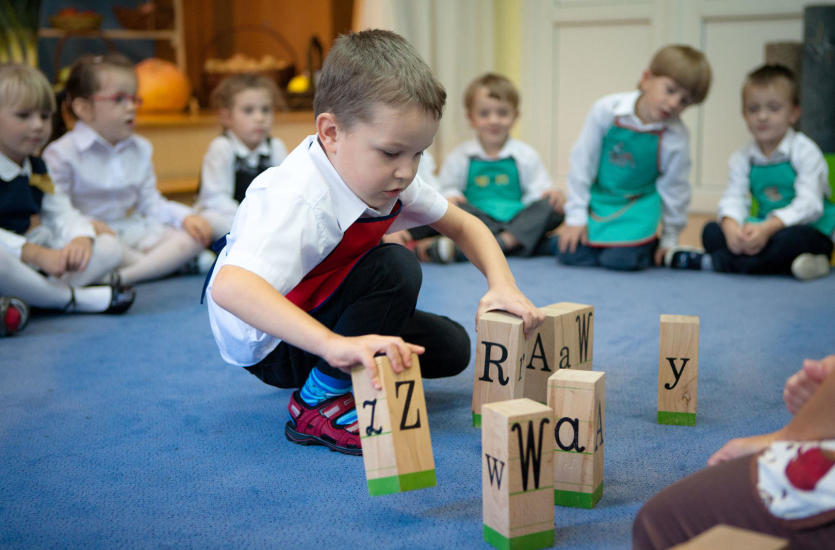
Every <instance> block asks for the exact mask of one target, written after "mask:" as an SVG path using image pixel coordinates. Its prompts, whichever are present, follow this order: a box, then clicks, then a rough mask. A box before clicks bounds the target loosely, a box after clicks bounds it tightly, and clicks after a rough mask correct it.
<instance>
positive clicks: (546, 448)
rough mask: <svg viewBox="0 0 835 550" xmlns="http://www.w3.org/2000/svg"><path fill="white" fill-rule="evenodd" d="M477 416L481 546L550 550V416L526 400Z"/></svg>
mask: <svg viewBox="0 0 835 550" xmlns="http://www.w3.org/2000/svg"><path fill="white" fill-rule="evenodd" d="M481 411H482V420H483V425H482V429H481V448H482V473H481V495H482V513H483V519H484V540H486V541H487V542H489V543H490V544H492V545H493V546H495V547H496V548H503V549H504V548H547V547H551V546H553V544H554V504H553V502H552V501H551V492H552V490H553V484H552V477H553V465H552V460H553V455H554V453H553V452H552V448H551V444H550V441H551V439H550V434H551V432H552V428H551V426H552V421H553V418H552V415H553V411H552V410H551V409H550V408H548V407H546V406H545V405H543V404H542V403H537V402H536V401H533V400H531V399H527V398H523V399H513V400H509V401H498V402H494V403H488V404H485V405H484V406H483V407H482V409H481Z"/></svg>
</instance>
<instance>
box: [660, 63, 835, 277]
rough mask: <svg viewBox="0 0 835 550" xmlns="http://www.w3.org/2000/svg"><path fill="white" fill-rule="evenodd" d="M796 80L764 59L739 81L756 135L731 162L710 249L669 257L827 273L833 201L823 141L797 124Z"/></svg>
mask: <svg viewBox="0 0 835 550" xmlns="http://www.w3.org/2000/svg"><path fill="white" fill-rule="evenodd" d="M798 96H799V94H798V91H797V83H796V81H795V78H794V74H793V73H792V71H791V70H790V69H788V68H786V67H783V66H781V65H763V66H761V67H759V68H757V69H756V70H754V71H753V72H751V73H750V74H749V75H748V77H747V78H746V79H745V83H744V85H743V87H742V116H743V118H744V119H745V124H746V125H747V126H748V130H749V131H750V132H751V135H752V136H753V138H754V139H753V141H752V142H751V143H749V144H748V145H746V146H745V147H743V148H742V149H740V150H738V151H737V152H735V153H734V154H733V155H732V156H731V159H730V161H729V175H728V188H727V190H726V191H725V194H724V195H723V196H722V199H721V200H720V201H719V212H718V219H719V223H716V222H710V223H708V224H706V225H705V228H704V230H703V232H702V243H703V244H704V247H705V251H706V253H703V252H701V251H696V250H693V249H688V248H684V247H679V248H675V249H672V250H670V251H669V252H668V254H667V257H666V258H665V263H666V264H667V265H669V266H670V267H673V268H676V269H702V268H704V269H710V268H712V269H713V270H715V271H725V272H730V273H773V274H786V275H788V274H792V275H794V276H795V277H796V278H797V279H800V280H809V279H816V278H818V277H823V276H824V275H826V274H828V273H829V257H830V255H831V254H832V234H833V229H835V204H833V203H832V202H831V200H827V196H829V195H830V194H831V190H830V187H829V183H828V175H827V172H828V170H827V166H826V161H825V160H824V157H823V153H821V150H820V149H819V148H818V146H817V145H816V144H815V142H813V141H812V140H811V139H809V138H808V137H807V136H806V135H804V134H802V133H801V132H796V131H795V130H794V129H793V128H792V125H793V124H794V123H795V122H797V119H798V118H799V117H800V104H799V99H798Z"/></svg>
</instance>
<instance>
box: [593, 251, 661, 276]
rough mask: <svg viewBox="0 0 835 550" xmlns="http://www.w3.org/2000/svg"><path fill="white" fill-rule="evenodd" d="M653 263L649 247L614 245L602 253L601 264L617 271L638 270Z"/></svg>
mask: <svg viewBox="0 0 835 550" xmlns="http://www.w3.org/2000/svg"><path fill="white" fill-rule="evenodd" d="M651 264H652V253H651V249H649V248H648V247H623V248H621V247H612V248H606V249H604V250H603V251H602V252H601V253H600V265H601V266H603V267H605V268H606V269H613V270H616V271H637V270H639V269H646V268H648V267H649V266H650V265H651Z"/></svg>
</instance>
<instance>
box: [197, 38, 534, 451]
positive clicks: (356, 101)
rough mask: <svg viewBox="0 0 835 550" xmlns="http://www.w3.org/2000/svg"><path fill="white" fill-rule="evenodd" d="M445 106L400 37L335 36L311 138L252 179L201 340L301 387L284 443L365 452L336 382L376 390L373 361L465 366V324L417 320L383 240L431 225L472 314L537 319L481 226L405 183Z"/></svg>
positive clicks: (404, 260) (414, 284)
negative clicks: (472, 276)
mask: <svg viewBox="0 0 835 550" xmlns="http://www.w3.org/2000/svg"><path fill="white" fill-rule="evenodd" d="M445 98H446V93H445V92H444V89H443V87H442V86H441V85H440V83H439V82H438V81H437V80H436V79H435V78H434V76H433V75H432V73H431V70H430V69H429V67H428V66H427V65H426V64H425V63H424V62H423V61H422V60H421V59H420V57H419V56H418V54H417V52H416V51H415V50H414V48H413V47H412V46H411V45H409V43H408V42H406V41H405V40H404V39H403V38H401V37H400V36H398V35H396V34H394V33H391V32H388V31H382V30H370V31H363V32H359V33H351V34H347V35H343V36H341V37H340V38H338V39H337V40H336V41H335V42H334V45H333V47H332V49H331V52H330V53H329V55H328V56H327V58H326V60H325V63H324V65H323V67H322V72H321V77H320V80H319V84H318V86H317V88H316V96H315V99H314V112H315V116H316V129H317V132H316V134H315V135H312V136H309V137H308V138H306V139H305V140H304V141H303V142H302V143H301V144H300V145H299V146H298V147H297V148H296V149H295V150H294V151H293V152H292V153H290V155H289V156H288V157H287V158H286V159H285V160H284V162H283V163H282V164H281V165H280V166H279V167H276V168H270V169H268V170H267V171H265V172H264V173H263V174H262V175H260V176H259V177H258V178H256V179H255V181H253V183H252V185H250V187H249V190H248V191H247V195H246V198H245V199H244V200H243V202H242V203H241V206H240V208H239V209H238V213H237V215H236V216H235V221H234V223H233V226H232V231H231V232H230V234H229V236H228V240H227V244H226V246H225V248H224V249H223V250H222V251H221V252H220V254H219V255H218V261H217V265H216V267H215V269H214V271H213V273H212V274H210V279H209V281H208V292H207V295H208V297H209V317H210V322H211V326H212V331H213V333H214V336H215V339H216V341H217V343H218V346H219V348H220V352H221V355H222V356H223V358H224V359H225V360H226V361H228V362H230V363H233V364H236V365H240V366H244V367H246V368H247V369H248V370H249V371H250V372H252V373H253V374H254V375H255V376H257V377H258V378H260V379H261V380H263V381H264V382H266V383H268V384H271V385H275V386H278V387H283V388H292V387H299V386H302V389H301V391H296V392H294V393H293V395H292V396H291V398H290V404H289V409H290V421H289V422H287V424H286V426H285V435H286V436H287V438H288V439H290V440H291V441H293V442H296V443H300V444H303V445H310V444H315V445H324V446H327V447H328V448H330V449H332V450H335V451H339V452H343V453H347V454H357V455H358V454H361V449H360V440H359V433H358V429H357V422H356V410H355V406H354V401H353V397H352V396H351V394H350V391H351V381H350V376H349V374H348V372H349V369H350V368H351V367H352V366H354V365H356V364H362V365H364V366H365V367H366V369H368V372H369V376H371V378H372V383H373V384H374V385H375V386H376V387H379V382H378V380H377V378H376V364H375V361H374V355H375V354H378V353H384V354H386V355H387V356H388V358H389V361H390V362H391V366H392V369H393V370H394V371H396V372H400V371H402V369H403V368H404V367H408V365H409V358H410V356H411V354H412V353H413V352H414V353H418V354H422V358H421V372H422V374H423V375H424V376H425V377H438V376H451V375H454V374H457V373H459V372H461V371H462V370H463V369H464V368H466V366H467V364H468V363H469V346H470V344H469V338H468V336H467V332H466V331H465V330H464V328H463V327H461V326H460V325H459V324H458V323H455V322H453V321H451V320H449V319H447V318H444V317H440V316H437V315H433V314H430V313H425V312H422V311H418V310H415V304H416V302H417V297H418V291H419V289H420V281H421V271H420V264H419V263H418V262H417V259H416V258H415V256H414V254H413V253H412V252H411V251H409V250H408V249H406V248H405V247H402V246H399V245H394V244H383V245H379V246H378V244H379V242H380V237H381V236H382V235H383V234H384V233H385V232H394V231H397V230H401V229H408V228H409V227H412V226H416V225H425V224H429V225H431V226H432V227H434V228H435V229H437V230H438V231H439V232H441V233H442V234H445V235H448V236H450V237H451V238H452V239H453V240H454V241H455V243H456V244H457V245H458V246H460V247H461V249H462V250H463V251H464V252H465V253H466V254H467V255H468V257H469V258H470V259H471V260H472V261H473V263H474V264H475V265H476V266H477V267H478V268H479V269H481V271H482V272H483V273H484V274H485V276H486V278H487V283H488V291H487V293H486V294H485V295H484V297H483V298H482V299H481V300H480V302H479V305H478V311H477V313H478V314H479V315H480V314H482V313H484V312H486V311H488V310H491V309H503V310H506V311H509V312H511V313H514V314H516V315H519V316H520V317H522V319H523V322H524V328H525V330H526V333H527V334H530V333H531V331H533V330H534V329H535V328H536V327H537V326H538V325H539V324H541V323H542V321H543V314H542V312H541V311H540V310H538V309H537V308H535V307H534V306H533V304H531V302H530V301H529V300H528V299H527V298H526V297H525V296H524V295H523V294H522V293H521V292H520V291H519V289H518V288H517V287H516V283H515V281H514V279H513V275H512V274H511V272H510V269H509V268H508V265H507V262H506V261H505V258H504V256H503V255H502V253H501V250H500V249H499V247H498V246H497V245H496V242H495V240H494V239H493V237H492V235H491V234H490V232H489V230H488V229H487V228H486V227H485V226H484V225H483V224H481V223H480V222H478V220H477V219H475V218H473V217H472V216H470V215H469V214H466V213H464V212H462V211H461V210H460V209H459V208H457V207H456V206H454V205H450V204H449V203H448V202H447V201H446V200H444V198H443V197H442V196H441V195H440V194H439V193H438V192H437V191H435V190H433V189H432V188H431V187H429V186H427V185H426V184H425V183H424V182H423V181H422V180H421V179H420V178H415V173H416V171H417V167H418V163H419V162H420V158H421V153H422V152H423V151H424V150H425V149H426V148H427V147H429V145H430V144H431V143H432V139H433V138H434V135H435V132H436V131H437V128H438V122H439V119H440V117H441V113H442V111H443V106H444V102H445ZM413 178H414V181H412V180H413Z"/></svg>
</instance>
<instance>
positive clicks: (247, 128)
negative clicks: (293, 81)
mask: <svg viewBox="0 0 835 550" xmlns="http://www.w3.org/2000/svg"><path fill="white" fill-rule="evenodd" d="M280 100H281V96H280V92H279V91H278V86H276V84H275V82H274V81H273V80H272V79H270V78H267V77H266V76H263V75H259V74H234V75H231V76H228V77H226V78H224V79H223V80H222V81H221V82H220V84H218V86H217V87H216V88H215V89H214V91H212V104H213V105H214V106H215V107H216V108H217V109H218V115H219V117H220V123H221V125H223V134H221V135H220V136H218V137H216V138H215V139H213V140H212V142H211V143H210V144H209V150H208V151H207V152H206V156H204V157H203V167H202V169H201V170H200V190H199V192H198V196H197V204H195V209H196V210H197V211H198V212H199V213H200V215H201V216H203V217H204V218H206V220H207V221H208V222H209V223H210V224H211V226H212V239H218V238H220V237H222V236H223V235H225V234H227V233H228V232H229V229H231V228H232V220H233V219H234V218H235V211H236V210H237V209H238V204H240V202H241V201H242V200H243V198H244V195H245V194H246V189H247V187H249V184H250V183H252V180H253V179H255V176H257V175H258V174H260V173H261V172H263V171H264V170H266V169H267V168H270V167H271V166H278V165H279V164H281V161H282V160H284V157H286V156H287V149H285V147H284V143H283V142H282V141H281V140H280V139H278V138H275V137H271V136H270V132H271V131H272V127H273V111H274V110H275V108H276V107H277V106H278V105H279V102H280Z"/></svg>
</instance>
